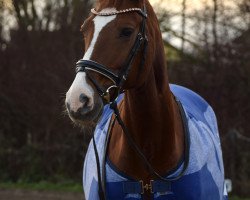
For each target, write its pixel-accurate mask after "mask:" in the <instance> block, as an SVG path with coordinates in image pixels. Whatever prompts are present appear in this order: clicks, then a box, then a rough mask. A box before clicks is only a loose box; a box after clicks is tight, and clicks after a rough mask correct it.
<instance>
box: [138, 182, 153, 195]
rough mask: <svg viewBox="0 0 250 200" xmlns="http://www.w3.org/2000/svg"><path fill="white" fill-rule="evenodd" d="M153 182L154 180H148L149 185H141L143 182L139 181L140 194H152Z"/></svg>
mask: <svg viewBox="0 0 250 200" xmlns="http://www.w3.org/2000/svg"><path fill="white" fill-rule="evenodd" d="M153 181H154V180H150V182H149V184H145V185H144V183H143V181H142V180H141V181H140V183H141V188H142V192H141V194H144V193H145V192H147V191H150V193H151V194H153V193H154V192H153Z"/></svg>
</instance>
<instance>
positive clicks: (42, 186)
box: [0, 181, 83, 193]
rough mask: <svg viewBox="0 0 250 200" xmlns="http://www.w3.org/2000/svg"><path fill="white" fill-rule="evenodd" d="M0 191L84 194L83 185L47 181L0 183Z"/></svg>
mask: <svg viewBox="0 0 250 200" xmlns="http://www.w3.org/2000/svg"><path fill="white" fill-rule="evenodd" d="M0 189H25V190H39V191H58V192H75V193H81V192H83V190H82V185H81V184H78V183H75V182H70V181H69V182H62V183H51V182H47V181H41V182H38V183H25V182H17V183H13V182H6V183H0Z"/></svg>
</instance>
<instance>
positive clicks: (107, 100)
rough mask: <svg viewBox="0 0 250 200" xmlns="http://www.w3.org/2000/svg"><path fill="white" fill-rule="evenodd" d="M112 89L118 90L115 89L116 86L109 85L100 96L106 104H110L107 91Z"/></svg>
mask: <svg viewBox="0 0 250 200" xmlns="http://www.w3.org/2000/svg"><path fill="white" fill-rule="evenodd" d="M112 88H118V87H117V86H116V85H111V86H110V87H109V88H108V89H107V90H106V92H105V93H103V94H102V98H103V99H104V100H105V101H106V102H107V103H109V102H110V93H109V91H110V89H112Z"/></svg>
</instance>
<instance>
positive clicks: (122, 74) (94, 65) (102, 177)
mask: <svg viewBox="0 0 250 200" xmlns="http://www.w3.org/2000/svg"><path fill="white" fill-rule="evenodd" d="M91 12H92V13H93V14H94V15H98V16H103V17H105V16H111V15H117V14H124V13H129V12H137V13H138V14H139V15H141V16H142V22H141V25H140V30H139V32H138V34H137V37H136V40H135V42H134V45H133V47H132V49H131V51H130V53H129V56H128V58H127V60H126V62H125V64H124V67H122V69H121V70H120V71H119V73H118V74H115V73H114V72H112V71H111V70H110V69H109V68H107V67H106V66H104V65H102V64H100V63H98V62H95V61H92V60H83V59H81V60H79V61H78V62H77V63H76V73H78V72H85V73H86V74H87V77H88V78H89V80H90V81H91V82H92V83H93V85H94V86H95V87H96V89H97V91H98V93H99V95H100V96H101V97H102V99H103V101H104V102H106V103H109V104H110V108H111V109H113V111H114V114H115V119H114V120H113V122H112V123H111V126H110V128H109V130H108V133H107V137H106V141H105V145H104V159H103V160H102V163H100V160H99V155H98V151H97V146H96V142H95V137H94V136H93V138H92V140H93V146H94V152H95V158H96V164H97V176H98V192H99V197H100V199H101V200H106V194H105V192H106V171H105V163H106V156H107V147H108V144H109V140H110V132H111V129H112V126H113V125H114V123H115V120H117V122H118V123H119V125H120V126H121V127H122V129H123V132H124V134H125V136H126V138H127V140H128V143H129V145H130V146H131V147H132V148H133V149H134V150H135V152H136V153H137V154H138V155H139V157H140V159H141V160H142V162H143V163H144V165H145V167H146V168H147V170H148V171H149V172H150V173H151V175H154V176H155V177H157V178H158V179H160V180H161V181H164V182H169V181H175V180H178V179H179V178H181V177H182V176H183V175H184V173H185V171H186V169H187V166H188V163H189V139H188V137H185V153H184V154H185V155H184V163H183V168H182V170H181V172H180V173H179V174H178V175H177V176H176V177H172V178H164V177H162V176H161V175H159V174H158V173H157V172H156V171H155V170H154V168H153V167H152V165H151V164H150V163H149V162H148V160H147V158H146V157H145V155H144V154H143V153H142V151H141V150H140V149H139V147H138V146H137V144H136V143H135V142H134V140H133V138H132V137H131V135H130V134H129V130H128V128H127V127H126V126H125V124H124V122H123V121H122V119H121V116H120V112H119V110H118V107H117V101H116V100H117V98H118V96H119V95H120V94H121V93H122V92H123V86H124V83H125V81H126V80H127V77H128V75H129V72H130V69H131V66H132V64H133V61H134V59H135V57H136V55H137V53H138V52H139V50H140V48H141V47H142V46H143V57H142V59H141V63H140V67H142V66H144V62H145V55H146V49H147V43H148V40H147V36H146V29H145V26H146V19H147V10H146V6H145V2H144V5H143V9H140V8H129V9H125V10H120V11H115V12H109V13H106V12H97V11H96V10H95V9H94V8H93V9H91ZM89 71H92V72H96V73H97V74H100V75H102V76H105V77H106V78H108V79H109V80H110V81H111V82H112V83H113V85H111V86H110V87H108V88H107V89H106V90H105V89H103V87H102V86H100V85H99V83H98V82H97V81H96V80H95V79H94V78H93V77H92V76H91V74H90V73H89ZM112 89H115V90H116V94H115V95H114V96H115V97H114V98H112V99H111V95H110V90H112ZM176 102H177V104H178V105H179V108H180V112H181V116H182V117H184V115H185V113H184V110H183V107H182V105H181V103H180V102H179V101H178V100H176ZM184 129H185V132H188V130H187V124H186V122H185V123H184ZM101 164H102V173H101Z"/></svg>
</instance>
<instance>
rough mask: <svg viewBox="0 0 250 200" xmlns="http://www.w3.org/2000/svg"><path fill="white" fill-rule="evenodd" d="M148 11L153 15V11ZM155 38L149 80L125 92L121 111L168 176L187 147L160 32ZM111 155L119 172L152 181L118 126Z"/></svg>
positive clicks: (149, 156)
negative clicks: (168, 172)
mask: <svg viewBox="0 0 250 200" xmlns="http://www.w3.org/2000/svg"><path fill="white" fill-rule="evenodd" d="M148 11H150V12H151V13H152V12H153V10H152V8H151V7H150V9H148ZM155 20H157V19H156V16H155ZM155 30H156V29H152V30H151V31H155ZM155 35H156V36H157V37H158V38H157V39H155V40H154V41H155V42H156V44H155V46H156V47H157V48H156V51H155V53H154V58H153V62H151V66H149V64H148V65H146V66H144V67H147V68H148V69H151V71H150V73H149V76H148V78H147V80H146V81H145V82H144V84H143V85H142V86H141V87H140V88H136V89H131V90H128V91H126V93H125V96H124V99H123V101H122V103H121V104H120V106H119V109H120V113H121V117H122V119H123V121H124V123H125V125H126V127H127V128H128V130H129V134H131V136H132V138H133V139H134V141H135V143H136V144H137V145H138V147H139V148H140V149H141V151H142V152H143V153H144V155H145V156H146V158H147V159H148V161H149V162H150V163H151V164H152V166H153V167H154V168H155V170H156V171H157V172H159V173H165V172H167V171H169V170H171V169H172V168H173V167H175V166H176V164H177V163H178V162H179V159H180V158H181V156H182V153H183V148H184V143H183V130H182V123H181V118H180V114H179V110H178V106H177V104H176V102H175V100H174V97H173V95H172V93H171V91H170V87H169V82H168V76H167V70H166V64H165V53H164V46H163V43H162V38H161V33H160V30H159V29H157V30H156V32H155ZM150 49H151V48H149V50H150ZM149 53H152V52H149ZM138 78H140V77H138ZM108 154H109V158H110V160H111V161H112V162H113V164H114V165H115V166H117V167H118V169H120V170H121V171H123V172H126V173H127V174H128V175H130V176H132V177H133V178H136V179H142V180H145V181H148V180H150V179H152V178H153V177H151V175H149V173H148V171H147V170H146V169H145V166H143V163H142V162H141V160H140V158H139V157H138V155H137V153H136V152H135V151H134V149H133V148H131V146H130V145H129V143H128V141H127V139H126V136H125V135H124V134H123V130H122V129H121V127H120V125H119V124H118V123H117V122H116V123H115V125H114V127H113V129H112V136H111V140H110V145H109V152H108ZM163 155H165V156H163Z"/></svg>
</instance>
